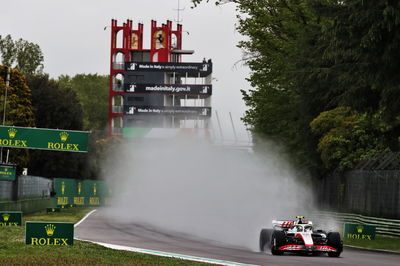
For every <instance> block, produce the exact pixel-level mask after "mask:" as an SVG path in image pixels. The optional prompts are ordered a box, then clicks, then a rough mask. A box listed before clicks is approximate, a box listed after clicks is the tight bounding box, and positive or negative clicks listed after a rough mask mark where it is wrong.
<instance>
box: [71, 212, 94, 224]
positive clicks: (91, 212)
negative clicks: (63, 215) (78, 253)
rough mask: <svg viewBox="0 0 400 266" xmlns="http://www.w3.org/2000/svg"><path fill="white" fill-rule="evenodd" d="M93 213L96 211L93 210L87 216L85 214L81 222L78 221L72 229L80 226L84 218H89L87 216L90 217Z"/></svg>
mask: <svg viewBox="0 0 400 266" xmlns="http://www.w3.org/2000/svg"><path fill="white" fill-rule="evenodd" d="M95 211H97V210H93V211H91V212H89V213H88V214H86V215H85V217H83V218H82V220H80V221H79V222H77V223H76V224H74V227H77V226H78V225H80V224H81V223H82V222H83V221H85V220H86V218H88V217H89V215H91V214H92V213H94V212H95Z"/></svg>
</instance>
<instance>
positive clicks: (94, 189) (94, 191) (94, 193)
mask: <svg viewBox="0 0 400 266" xmlns="http://www.w3.org/2000/svg"><path fill="white" fill-rule="evenodd" d="M96 193H97V186H96V183H94V185H93V195H95V196H96Z"/></svg>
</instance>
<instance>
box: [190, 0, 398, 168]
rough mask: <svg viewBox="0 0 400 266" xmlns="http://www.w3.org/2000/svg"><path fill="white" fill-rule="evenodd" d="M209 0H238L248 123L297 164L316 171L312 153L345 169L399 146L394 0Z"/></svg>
mask: <svg viewBox="0 0 400 266" xmlns="http://www.w3.org/2000/svg"><path fill="white" fill-rule="evenodd" d="M192 2H193V3H194V4H195V5H197V4H199V3H200V2H202V0H193V1H192ZM207 2H208V1H207ZM214 2H216V3H217V4H221V3H226V2H233V3H236V5H237V10H238V19H239V26H238V30H239V32H240V33H242V34H243V35H245V36H246V37H247V39H246V40H245V41H242V42H241V43H239V47H241V48H242V49H243V50H244V51H245V55H246V56H245V58H244V60H245V61H246V62H247V64H248V65H249V67H250V69H251V71H252V72H251V76H250V77H249V78H248V80H249V81H250V83H251V85H252V87H253V88H254V89H251V90H247V91H243V95H244V100H245V102H246V104H247V105H248V106H249V107H250V109H249V110H248V111H247V112H246V114H245V117H244V121H245V122H246V123H247V124H249V125H250V126H252V127H253V129H254V132H256V133H260V134H261V135H263V136H267V137H268V138H272V139H274V140H277V141H279V142H281V143H284V144H285V145H286V147H287V150H288V151H289V153H290V154H291V155H292V157H294V158H295V159H296V160H297V162H298V164H299V165H302V166H305V167H306V168H308V169H315V170H318V172H319V173H321V171H322V170H323V169H318V165H319V158H318V157H317V155H318V154H317V153H316V152H319V153H321V159H322V160H323V161H324V163H325V167H328V168H329V169H333V168H335V167H340V168H342V169H344V168H346V167H351V166H353V165H354V163H355V162H356V161H357V160H361V159H363V158H364V157H365V156H367V155H368V154H371V153H374V152H379V151H383V150H388V149H390V150H392V151H397V150H399V135H400V124H399V122H400V119H399V117H400V107H399V106H400V105H399V104H398V103H399V102H400V87H399V86H400V85H399V84H400V80H399V79H400V76H399V75H397V71H398V69H399V68H400V66H399V64H400V60H399V56H400V54H399V53H398V51H399V48H400V31H399V27H400V6H399V5H398V3H397V2H396V1H378V2H374V1H364V0H349V1H338V0H274V1H272V0H271V1H269V0H264V1H248V0H232V1H222V0H221V1H214ZM342 106H346V108H342ZM338 107H339V108H338ZM347 108H350V109H347ZM325 112H326V113H325ZM333 117H336V118H335V119H333ZM340 119H343V123H338V122H337V121H336V120H340ZM312 121H313V122H312ZM333 121H336V122H337V123H333ZM311 122H312V123H311ZM310 123H311V125H312V127H313V131H311V127H310ZM331 124H332V125H333V126H331ZM321 127H322V128H324V127H326V128H327V129H329V130H327V131H321V130H320V129H321Z"/></svg>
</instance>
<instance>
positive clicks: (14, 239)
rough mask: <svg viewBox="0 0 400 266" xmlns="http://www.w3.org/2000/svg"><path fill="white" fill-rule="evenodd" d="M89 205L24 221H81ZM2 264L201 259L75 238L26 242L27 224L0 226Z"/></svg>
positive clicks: (153, 262) (176, 262)
mask: <svg viewBox="0 0 400 266" xmlns="http://www.w3.org/2000/svg"><path fill="white" fill-rule="evenodd" d="M89 211H90V209H87V208H71V209H64V210H61V212H59V213H49V214H47V213H46V212H40V213H36V214H32V215H28V216H25V217H24V224H25V221H51V222H60V221H62V222H73V223H75V222H78V221H79V220H80V219H82V218H83V217H84V216H85V214H86V213H87V212H89ZM0 265H201V263H196V262H190V261H184V260H180V259H172V258H165V257H158V256H152V255H146V254H140V253H134V252H126V251H118V250H112V249H109V248H105V247H102V246H100V245H96V244H92V243H88V242H83V241H77V240H74V246H31V245H26V244H25V226H21V227H0Z"/></svg>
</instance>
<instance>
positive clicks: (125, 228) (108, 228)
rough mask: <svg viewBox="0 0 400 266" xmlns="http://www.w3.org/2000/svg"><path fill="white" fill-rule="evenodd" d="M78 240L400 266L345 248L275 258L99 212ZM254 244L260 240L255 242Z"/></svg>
mask: <svg viewBox="0 0 400 266" xmlns="http://www.w3.org/2000/svg"><path fill="white" fill-rule="evenodd" d="M75 238H78V239H81V240H88V241H94V242H102V243H108V244H114V245H122V246H127V247H134V248H140V249H146V250H155V251H163V252H169V253H177V254H184V255H189V256H196V257H201V258H209V259H215V260H223V261H230V262H236V263H243V264H254V265H364V266H365V265H399V261H400V255H397V254H391V253H380V252H371V251H364V250H358V249H351V248H345V249H344V251H343V253H342V254H341V257H339V258H330V257H328V256H326V255H321V256H299V255H290V254H287V255H286V254H285V255H284V256H273V255H271V254H269V253H260V252H254V251H251V250H246V249H241V248H237V247H229V246H223V245H220V244H210V243H207V242H205V241H200V240H195V239H190V238H188V237H183V236H176V235H172V234H168V233H163V232H157V231H155V230H153V229H150V228H146V227H143V226H140V225H135V224H125V223H120V222H118V220H117V219H113V218H110V217H107V216H106V215H104V211H102V210H98V211H96V212H94V213H92V214H91V215H90V216H89V217H88V218H87V219H85V220H84V221H83V222H82V223H80V224H79V225H78V226H77V227H76V228H75ZM254 241H258V239H255V240H254Z"/></svg>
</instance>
